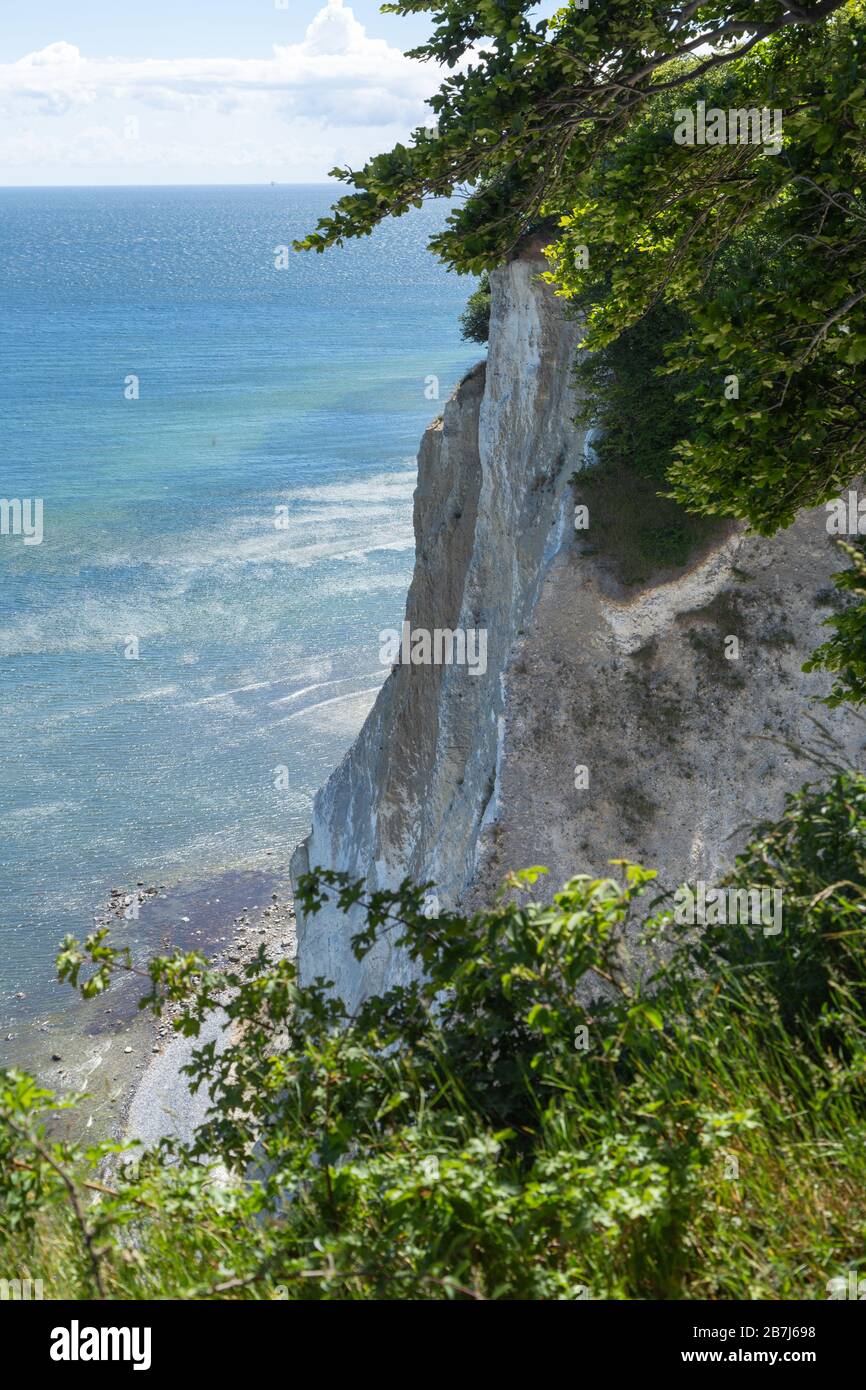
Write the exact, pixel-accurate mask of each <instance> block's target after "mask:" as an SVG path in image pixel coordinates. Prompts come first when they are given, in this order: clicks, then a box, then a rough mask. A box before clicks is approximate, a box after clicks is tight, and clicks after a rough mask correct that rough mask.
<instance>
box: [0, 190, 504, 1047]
mask: <svg viewBox="0 0 866 1390" xmlns="http://www.w3.org/2000/svg"><path fill="white" fill-rule="evenodd" d="M342 191H343V190H342V189H341V188H340V187H339V186H336V185H335V186H331V187H328V186H296V185H294V186H293V185H282V186H281V185H277V186H270V187H195V188H112V189H108V188H51V189H2V190H0V304H2V315H0V420H2V428H0V447H2V453H0V460H2V462H0V498H2V499H6V501H7V502H10V503H15V502H20V503H22V511H21V526H20V527H18V528H17V529H18V534H15V531H16V510H15V507H14V505H13V506H10V507H9V508H7V512H6V517H7V525H6V528H5V529H6V530H7V532H8V534H5V535H0V718H2V743H0V1063H3V1064H9V1063H10V1062H16V1061H18V1060H20V1059H21V1056H22V1055H26V1054H28V1053H29V1051H31V1050H32V1048H31V1043H32V1036H33V1029H34V1028H40V1027H41V1028H42V1029H43V1031H44V1030H45V1029H47V1028H48V1025H49V1022H51V1019H53V1018H54V1017H55V1016H56V1014H57V1012H58V1011H59V1010H63V1009H65V1008H72V1007H73V1004H72V1001H71V1000H68V1001H67V1002H62V1001H61V996H60V995H59V994H58V986H57V983H56V980H55V971H54V958H55V953H56V951H57V948H58V945H59V942H60V941H61V939H62V938H63V937H64V936H65V935H66V934H67V933H72V934H73V935H75V936H79V937H80V936H82V935H83V934H84V933H86V932H87V931H88V930H91V929H92V927H93V925H94V919H95V918H98V917H99V914H100V913H101V912H102V911H103V908H104V905H105V903H106V902H107V901H108V899H109V895H110V893H111V890H112V888H114V889H115V890H117V889H120V890H121V892H122V893H124V894H127V893H131V892H134V891H135V886H136V885H145V886H147V887H149V886H150V885H159V887H160V890H161V899H160V900H161V901H162V902H163V904H164V906H163V910H162V916H161V919H160V922H159V928H160V930H161V929H162V928H163V927H164V926H165V924H166V922H168V921H169V919H170V918H171V917H172V916H174V917H184V918H186V919H187V920H188V917H189V914H188V913H181V911H180V906H182V904H183V903H184V902H189V901H193V900H194V898H195V893H194V886H195V885H196V884H202V883H209V884H211V885H213V884H219V883H222V884H223V885H224V892H225V893H226V894H227V897H226V899H225V901H226V903H228V901H229V897H230V895H231V892H232V891H233V890H232V889H231V886H230V885H231V884H232V883H233V884H234V885H235V889H236V894H237V896H238V901H239V902H240V899H241V898H244V897H245V896H249V894H251V893H252V894H254V895H255V894H258V896H264V894H265V893H266V890H267V889H268V888H269V887H270V878H271V877H273V876H274V875H275V874H278V873H279V871H280V870H284V869H285V865H286V864H287V861H288V858H289V855H290V852H291V849H292V847H293V846H294V845H295V843H296V842H297V841H298V840H299V839H300V838H301V837H302V836H303V835H304V833H305V832H306V829H307V827H308V824H309V820H310V811H311V804H312V799H313V795H314V793H315V791H316V790H317V788H318V787H319V786H320V785H321V784H322V782H323V781H325V779H326V778H327V777H328V775H329V773H330V772H331V770H332V769H333V768H334V767H335V766H336V765H337V764H338V763H339V761H340V759H341V758H342V756H343V755H344V754H345V752H346V750H347V749H348V747H349V745H350V744H351V742H352V740H353V738H354V737H355V735H356V733H357V731H358V729H359V728H360V726H361V724H362V722H363V720H364V718H365V716H366V714H367V712H368V711H369V709H370V708H371V706H372V703H373V701H374V700H375V697H376V693H377V691H378V689H379V686H380V685H381V683H382V681H383V679H384V676H385V670H384V669H383V667H382V666H381V664H380V661H379V640H378V634H379V633H380V631H381V630H382V629H384V628H388V627H398V626H399V624H400V621H401V619H402V616H403V610H404V602H405V594H406V589H407V585H408V582H409V579H410V576H411V570H412V564H413V557H414V538H413V531H412V494H413V489H414V486H415V454H416V451H417V446H418V442H419V439H420V436H421V434H422V431H423V429H424V427H425V425H426V424H427V423H428V422H429V420H430V419H431V418H433V417H434V416H435V415H436V414H437V413H438V412H439V411H440V410H441V408H442V404H443V403H444V401H445V400H446V399H447V397H448V396H449V394H450V393H451V391H452V390H453V388H454V386H455V385H456V383H457V382H458V380H459V379H460V377H461V376H462V375H463V374H464V373H465V372H466V371H467V369H468V368H469V367H470V366H471V365H472V364H473V363H474V362H475V361H477V360H478V357H479V356H480V352H479V349H478V348H477V347H476V346H474V345H472V344H469V343H466V342H464V341H463V340H462V339H461V336H460V328H459V317H460V313H461V311H462V309H463V307H464V306H465V303H466V300H467V297H468V295H469V294H470V293H471V291H472V289H473V288H474V284H473V282H472V281H471V280H469V279H467V278H463V277H458V276H456V275H454V274H453V273H450V272H448V271H447V270H446V269H445V268H444V267H443V266H441V265H440V264H439V263H438V262H437V260H436V259H435V258H434V257H433V255H432V254H431V253H430V252H429V250H428V249H427V247H428V242H429V239H430V237H431V235H432V234H433V233H434V232H435V231H436V230H437V229H438V228H440V227H441V226H442V225H443V223H444V220H445V217H446V216H447V212H448V208H447V205H444V204H442V203H434V204H432V205H428V206H425V207H424V208H421V209H418V210H417V211H415V212H413V213H412V214H411V215H408V216H406V217H404V218H402V219H400V220H399V221H394V222H391V223H389V224H387V225H386V226H383V227H382V228H380V229H379V230H378V231H377V232H376V233H375V234H374V235H373V236H372V237H369V238H365V239H363V240H360V241H356V242H350V243H348V244H346V245H345V246H344V247H343V248H338V249H334V250H332V251H331V252H329V253H326V254H325V255H317V254H314V253H296V252H294V251H293V250H292V249H291V244H292V241H293V240H294V239H295V238H297V237H300V236H302V235H303V234H304V233H305V232H306V231H308V230H310V229H312V228H313V227H314V226H315V224H316V221H317V220H318V218H319V217H321V216H322V215H324V214H325V212H326V211H327V209H328V207H329V205H330V203H331V201H332V200H333V198H334V196H335V194H340V193H341V192H342ZM40 508H41V526H40V527H39V528H38V530H37V528H36V525H35V519H36V517H37V516H38V515H39V511H40ZM28 517H29V518H30V521H31V523H33V524H32V525H31V526H30V532H31V534H30V538H29V543H28V537H27V536H26V535H24V534H22V530H23V528H24V527H25V523H26V521H27V519H28ZM39 531H41V543H36V536H37V534H38V532H39ZM238 885H240V887H238ZM211 891H212V892H213V893H214V894H216V893H217V891H218V890H217V889H214V888H212V889H211ZM172 895H173V896H172ZM217 901H219V897H218V896H217ZM179 905H180V906H179ZM243 905H246V904H243ZM120 926H121V931H122V933H123V935H124V941H125V942H126V943H127V944H131V945H132V946H133V947H135V948H136V949H137V950H138V951H139V953H141V952H142V951H144V952H146V951H147V950H150V949H152V948H156V947H158V945H159V941H160V939H162V938H161V937H159V935H158V933H157V930H156V927H155V926H154V925H153V922H152V921H151V922H150V925H149V926H148V928H147V929H145V928H144V927H143V926H142V925H141V924H140V922H139V921H138V920H137V918H136V915H135V912H134V911H133V912H132V913H131V914H129V918H128V919H127V918H126V917H124V919H123V920H122V921H121V923H120ZM148 933H149V934H148ZM65 998H66V996H64V999H65ZM49 1014H50V1016H51V1017H50V1018H49V1017H48V1015H49ZM43 1016H45V1017H43ZM28 1039H29V1041H28V1042H27V1045H26V1046H25V1040H28Z"/></svg>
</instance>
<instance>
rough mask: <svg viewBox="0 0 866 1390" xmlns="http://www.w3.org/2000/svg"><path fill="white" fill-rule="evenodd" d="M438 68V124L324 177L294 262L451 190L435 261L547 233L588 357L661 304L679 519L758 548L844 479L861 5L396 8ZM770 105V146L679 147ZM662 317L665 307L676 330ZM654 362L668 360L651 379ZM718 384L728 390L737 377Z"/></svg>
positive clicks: (848, 444)
mask: <svg viewBox="0 0 866 1390" xmlns="http://www.w3.org/2000/svg"><path fill="white" fill-rule="evenodd" d="M385 8H386V9H388V10H390V11H392V12H394V13H397V14H409V13H419V12H422V11H426V12H428V13H429V14H430V16H431V23H432V26H433V32H432V35H431V38H430V40H429V41H428V42H427V43H426V44H424V45H422V47H420V48H419V49H416V50H414V52H415V53H416V55H417V56H418V57H419V58H422V59H424V60H428V61H435V62H438V63H440V64H443V65H444V70H445V71H446V73H447V75H446V76H445V78H444V80H443V82H442V85H441V87H440V89H439V91H438V93H437V94H436V95H435V96H434V97H433V98H432V100H431V103H430V104H431V106H432V108H433V112H434V114H435V117H436V127H435V129H432V130H431V129H429V128H421V129H419V130H417V131H416V132H415V134H414V136H413V138H412V140H411V141H410V142H409V143H408V144H406V145H402V144H401V145H397V146H396V147H395V148H394V149H393V150H391V151H390V152H387V153H383V154H381V155H377V156H376V157H375V158H374V159H372V160H371V161H370V162H369V163H368V164H367V165H365V167H364V168H363V169H360V170H355V171H353V170H349V169H341V170H335V171H334V173H335V175H336V176H337V177H339V178H340V179H342V180H344V181H345V182H347V183H348V184H350V185H351V186H352V188H353V190H354V191H353V192H352V193H350V194H349V195H348V196H346V197H344V198H341V199H340V200H339V201H338V202H337V203H336V205H335V207H334V209H333V211H332V214H331V215H330V216H329V217H326V218H324V219H322V221H321V222H320V224H319V227H318V229H317V230H316V231H315V232H313V233H311V234H310V236H308V237H307V238H306V239H305V240H304V241H303V242H300V243H298V246H299V247H303V248H306V249H315V250H318V251H323V250H325V249H326V248H327V247H329V246H333V245H337V244H340V243H341V242H342V241H343V240H344V239H345V238H347V237H354V236H360V235H365V234H368V233H369V232H371V231H372V230H373V229H374V228H375V226H376V225H377V224H378V223H379V222H381V221H382V219H383V218H385V217H388V216H400V215H402V214H403V213H405V212H407V211H409V209H410V208H412V207H414V206H417V205H418V204H419V203H421V202H422V201H423V200H424V199H425V198H427V197H430V196H451V195H455V194H456V195H459V197H458V201H457V206H456V207H455V208H454V210H453V211H452V212H451V214H450V216H449V218H448V222H447V225H446V227H445V229H444V230H443V231H442V232H441V233H440V234H439V235H437V236H436V237H434V238H433V241H432V243H431V244H432V247H433V249H434V250H435V251H436V252H437V253H438V254H439V255H440V256H441V257H442V258H443V259H444V260H445V261H446V262H447V263H449V264H450V265H452V266H454V267H455V268H457V269H458V270H461V271H472V272H478V271H481V270H483V269H487V268H490V267H492V266H494V265H496V264H497V263H499V262H501V261H502V260H503V259H504V258H506V257H507V256H508V255H509V254H511V253H512V252H513V250H514V248H515V247H516V246H517V244H518V243H519V241H520V238H521V237H522V236H523V235H524V234H525V233H526V232H527V231H529V230H530V229H531V228H533V227H534V226H537V225H538V224H539V222H540V221H541V220H542V219H550V218H553V219H554V225H555V228H556V230H555V231H554V232H552V233H551V243H550V247H549V257H550V262H551V271H550V280H551V283H552V284H553V285H554V287H555V289H556V291H557V293H559V294H560V295H562V296H563V297H564V298H565V299H567V300H568V301H570V302H572V303H574V304H575V306H576V307H578V308H580V309H581V310H582V311H583V312H584V314H585V315H586V325H587V332H586V339H585V346H586V347H588V348H591V349H594V350H597V351H598V350H603V349H604V347H605V346H606V345H608V344H609V343H610V342H611V341H613V340H614V339H615V338H616V337H617V336H618V335H619V334H621V333H622V332H623V331H625V330H626V329H628V328H629V327H631V326H632V325H634V324H635V323H636V322H638V321H639V320H640V319H641V318H642V317H643V316H644V315H645V314H647V313H648V312H649V310H650V309H651V308H652V307H653V306H654V305H657V304H660V303H661V304H664V305H667V306H669V307H671V308H674V309H675V310H676V314H677V315H685V316H686V320H687V324H686V331H685V332H684V333H683V334H682V335H680V336H679V337H675V338H673V339H672V340H671V341H670V342H669V343H668V344H666V347H667V349H668V357H669V362H668V367H667V370H669V371H670V372H671V373H672V374H673V375H674V376H675V379H676V384H675V386H673V385H672V390H674V389H675V390H676V391H677V392H678V393H679V394H680V396H681V398H682V399H683V401H684V403H687V405H688V409H684V415H685V416H688V417H689V420H690V428H689V431H688V434H687V435H685V434H684V436H683V437H682V438H681V439H680V440H679V441H678V442H677V445H676V446H675V447H674V448H673V449H672V450H671V453H670V460H669V467H668V478H669V480H670V483H671V486H672V489H673V494H674V495H675V496H676V497H677V499H678V500H680V501H681V502H682V503H683V504H684V505H685V506H686V507H687V508H688V509H689V510H693V511H698V512H702V513H707V514H715V515H722V516H730V517H737V518H742V519H745V520H746V521H748V522H749V523H750V524H751V525H752V526H753V527H754V528H755V529H757V530H759V531H762V532H764V533H771V532H772V531H774V530H775V529H777V528H778V527H779V526H785V525H788V524H789V523H790V522H791V521H792V520H793V517H794V515H795V514H796V512H797V510H798V509H799V508H801V507H803V506H807V505H814V504H817V503H819V502H822V501H825V500H828V499H829V498H830V497H832V496H834V495H835V494H836V493H837V492H838V491H839V489H840V488H841V487H843V486H845V485H846V484H847V483H849V482H850V481H852V480H853V478H854V477H855V476H856V475H857V473H858V471H859V467H860V453H861V449H862V444H863V441H864V437H866V404H864V394H863V362H864V359H866V316H864V313H866V311H864V305H866V260H864V256H866V236H864V233H866V199H864V187H863V177H864V140H863V133H864V127H866V79H864V77H863V71H862V56H861V55H862V51H863V42H864V38H866V15H864V5H863V3H862V0H849V2H848V3H842V2H841V0H836V2H835V3H834V2H833V0H822V2H821V3H811V4H809V3H804V4H801V5H786V4H784V3H781V0H773V2H772V3H771V0H766V3H763V2H759V3H750V4H733V3H711V4H699V3H697V4H681V5H666V4H658V3H645V2H642V0H589V3H588V5H587V6H586V7H585V8H584V7H583V6H582V5H581V4H580V3H579V0H570V3H567V4H565V5H564V6H563V8H562V9H561V10H560V11H559V12H558V13H557V14H556V15H555V16H554V18H553V19H551V20H535V21H533V19H532V17H531V11H532V9H533V6H532V5H531V4H530V3H527V2H526V0H483V2H482V3H475V4H473V3H467V2H466V0H448V2H447V3H442V0H438V2H437V0H404V2H403V3H399V4H392V5H388V6H386V7H385ZM699 103H703V104H704V106H703V108H702V109H703V110H704V111H706V110H710V111H712V110H720V111H722V112H728V111H731V112H735V111H742V112H743V113H744V114H748V113H749V112H755V113H761V112H766V113H767V115H768V116H769V117H770V118H771V119H776V117H777V116H778V120H779V121H780V122H781V138H780V140H779V142H778V145H777V147H775V148H776V150H777V152H771V145H770V143H768V142H767V141H765V140H748V139H746V140H734V141H730V142H728V141H727V140H725V141H721V142H719V143H709V142H708V143H705V144H698V143H695V144H686V143H682V142H681V141H680V140H679V139H678V136H677V129H678V121H679V120H680V115H679V114H678V113H682V112H683V111H684V110H686V111H690V112H697V110H698V106H699ZM674 317H676V315H674ZM662 370H664V369H662ZM734 381H735V384H734Z"/></svg>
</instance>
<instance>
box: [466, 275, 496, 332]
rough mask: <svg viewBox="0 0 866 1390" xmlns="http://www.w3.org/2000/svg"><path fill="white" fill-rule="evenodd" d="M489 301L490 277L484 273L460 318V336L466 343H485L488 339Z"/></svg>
mask: <svg viewBox="0 0 866 1390" xmlns="http://www.w3.org/2000/svg"><path fill="white" fill-rule="evenodd" d="M490 300H491V290H490V276H489V275H488V273H487V271H485V272H484V273H483V275H482V276H481V279H480V281H479V284H478V288H477V290H475V291H474V293H473V294H471V295H470V296H469V301H468V303H467V305H466V308H465V309H464V311H463V313H462V314H461V316H460V329H461V335H462V337H463V338H465V339H466V341H467V342H468V343H486V342H487V339H488V338H489V337H490Z"/></svg>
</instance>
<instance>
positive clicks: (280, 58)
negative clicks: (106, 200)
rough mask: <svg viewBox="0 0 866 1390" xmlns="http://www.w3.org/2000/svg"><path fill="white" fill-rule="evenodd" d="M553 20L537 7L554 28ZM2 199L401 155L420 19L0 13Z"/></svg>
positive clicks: (339, 7)
mask: <svg viewBox="0 0 866 1390" xmlns="http://www.w3.org/2000/svg"><path fill="white" fill-rule="evenodd" d="M554 8H556V6H555V5H554V4H553V3H551V4H545V5H542V6H539V13H551V12H552V10H553V9H554ZM4 10H5V12H4V15H3V24H2V30H0V185H5V186H10V185H12V186H16V185H28V186H37V185H58V184H59V185H69V184H80V185H93V184H108V185H121V184H190V183H205V184H224V183H263V182H271V181H274V182H277V183H321V182H325V181H326V178H327V175H328V172H329V170H330V169H332V168H333V167H334V166H335V165H345V164H349V165H352V166H353V167H357V166H359V165H360V164H362V163H363V162H364V161H365V159H367V158H369V156H370V155H372V154H375V153H377V152H378V151H380V150H385V149H388V148H390V146H391V145H393V144H394V143H395V142H396V141H397V140H400V139H405V137H406V136H407V135H408V133H409V131H410V130H412V129H413V128H414V127H416V126H418V125H423V124H424V123H425V121H427V120H428V119H430V117H431V113H430V111H429V108H428V107H427V106H426V105H425V98H426V97H428V96H430V95H431V94H432V92H434V91H435V90H436V88H437V87H438V85H439V80H440V74H439V72H438V70H437V69H436V68H434V67H431V66H430V65H428V64H423V63H418V62H415V61H413V60H411V59H409V58H406V57H405V56H404V52H403V50H405V49H407V48H411V47H412V46H413V45H415V44H417V43H419V42H420V41H422V40H423V39H424V38H425V37H426V35H427V34H428V33H429V31H430V20H429V17H428V16H424V15H421V16H411V17H408V18H402V17H400V16H395V15H382V14H380V13H379V0H352V3H351V4H349V3H348V0H147V3H145V4H128V3H124V0H74V3H70V0H38V3H35V4H33V3H31V4H25V3H14V4H8V0H7V7H4Z"/></svg>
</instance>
